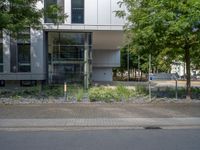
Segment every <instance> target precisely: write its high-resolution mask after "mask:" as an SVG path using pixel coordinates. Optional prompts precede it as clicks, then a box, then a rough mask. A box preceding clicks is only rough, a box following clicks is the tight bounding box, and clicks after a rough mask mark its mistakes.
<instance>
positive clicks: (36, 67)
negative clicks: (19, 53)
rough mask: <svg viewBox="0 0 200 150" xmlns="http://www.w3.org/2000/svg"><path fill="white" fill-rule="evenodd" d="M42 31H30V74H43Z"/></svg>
mask: <svg viewBox="0 0 200 150" xmlns="http://www.w3.org/2000/svg"><path fill="white" fill-rule="evenodd" d="M43 43H44V41H43V31H36V30H31V72H32V74H38V75H40V74H44V73H45V70H44V61H45V60H44V58H45V57H44V48H43Z"/></svg>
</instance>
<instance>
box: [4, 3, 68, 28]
mask: <svg viewBox="0 0 200 150" xmlns="http://www.w3.org/2000/svg"><path fill="white" fill-rule="evenodd" d="M39 1H41V0H1V1H0V29H6V30H7V31H10V32H19V31H21V30H23V29H24V28H26V27H31V28H33V29H40V28H41V27H42V20H41V18H43V17H44V16H46V17H49V18H51V19H52V20H53V23H57V22H62V21H63V20H64V19H65V18H66V17H67V16H66V15H65V14H63V13H62V9H61V7H60V6H58V5H50V6H48V7H47V8H46V9H38V8H37V3H38V2H39Z"/></svg>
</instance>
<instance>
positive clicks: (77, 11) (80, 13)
mask: <svg viewBox="0 0 200 150" xmlns="http://www.w3.org/2000/svg"><path fill="white" fill-rule="evenodd" d="M71 2H72V23H84V0H72V1H71Z"/></svg>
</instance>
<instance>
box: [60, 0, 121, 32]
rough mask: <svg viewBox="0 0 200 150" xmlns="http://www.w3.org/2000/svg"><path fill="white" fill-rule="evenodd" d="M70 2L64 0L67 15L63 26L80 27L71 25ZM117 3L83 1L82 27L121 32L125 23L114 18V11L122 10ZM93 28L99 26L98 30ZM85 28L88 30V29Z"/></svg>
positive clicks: (109, 1)
mask: <svg viewBox="0 0 200 150" xmlns="http://www.w3.org/2000/svg"><path fill="white" fill-rule="evenodd" d="M71 1H72V0H64V12H65V13H66V14H67V15H68V18H67V20H66V21H65V25H73V26H79V27H81V26H80V25H79V24H71ZM118 1H119V0H85V10H84V26H87V25H88V26H90V27H91V29H100V30H101V29H105V30H108V29H111V30H112V29H113V30H115V29H116V30H119V29H121V30H122V26H123V25H124V22H125V21H124V19H122V18H119V17H116V16H115V12H114V11H116V10H121V9H124V8H119V5H118V4H117V2H118ZM94 26H99V28H95V27H94ZM101 26H102V27H101ZM110 26H116V27H110ZM119 26H120V27H119ZM61 27H62V25H61ZM85 28H86V29H90V28H88V27H85Z"/></svg>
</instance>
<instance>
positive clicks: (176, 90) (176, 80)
mask: <svg viewBox="0 0 200 150" xmlns="http://www.w3.org/2000/svg"><path fill="white" fill-rule="evenodd" d="M175 81H176V95H175V96H176V100H178V84H177V79H176V80H175Z"/></svg>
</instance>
